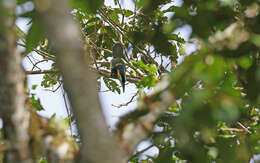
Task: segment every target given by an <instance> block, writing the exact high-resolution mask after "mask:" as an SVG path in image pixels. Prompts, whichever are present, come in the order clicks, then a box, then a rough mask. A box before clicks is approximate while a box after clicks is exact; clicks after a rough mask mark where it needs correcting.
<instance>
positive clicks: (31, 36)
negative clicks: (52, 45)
mask: <svg viewBox="0 0 260 163" xmlns="http://www.w3.org/2000/svg"><path fill="white" fill-rule="evenodd" d="M25 40H26V50H25V54H28V53H30V52H31V51H32V50H33V49H35V48H36V47H37V46H38V45H39V44H40V42H41V41H43V40H44V34H43V28H42V25H41V23H40V22H39V21H38V20H33V22H32V26H31V28H30V29H29V31H28V34H27V35H26V38H25Z"/></svg>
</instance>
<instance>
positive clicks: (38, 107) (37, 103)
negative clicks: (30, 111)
mask: <svg viewBox="0 0 260 163" xmlns="http://www.w3.org/2000/svg"><path fill="white" fill-rule="evenodd" d="M30 100H31V102H32V106H33V107H34V108H35V110H36V111H41V110H44V108H43V107H42V105H41V103H40V100H39V99H36V98H35V94H32V97H30Z"/></svg>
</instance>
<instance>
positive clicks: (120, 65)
mask: <svg viewBox="0 0 260 163" xmlns="http://www.w3.org/2000/svg"><path fill="white" fill-rule="evenodd" d="M112 51H113V59H112V60H111V77H112V78H116V79H118V80H119V81H120V82H121V85H122V88H123V92H125V82H126V69H125V62H124V60H123V57H124V55H123V54H124V53H123V45H122V44H120V43H116V44H115V45H114V46H113V49H112Z"/></svg>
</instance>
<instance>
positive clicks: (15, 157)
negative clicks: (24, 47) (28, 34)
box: [0, 1, 32, 163]
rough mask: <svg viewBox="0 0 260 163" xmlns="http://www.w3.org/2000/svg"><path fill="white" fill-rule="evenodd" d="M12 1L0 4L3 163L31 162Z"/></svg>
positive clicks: (27, 114)
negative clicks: (4, 146) (6, 145)
mask: <svg viewBox="0 0 260 163" xmlns="http://www.w3.org/2000/svg"><path fill="white" fill-rule="evenodd" d="M15 6H16V4H15V1H0V11H1V15H0V20H1V25H0V103H1V105H0V116H1V118H2V119H3V135H4V139H6V140H7V142H8V145H9V146H8V149H7V150H6V151H5V152H4V160H3V162H5V163H14V162H20V163H31V162H32V159H31V157H30V154H29V153H30V152H29V151H30V150H29V148H28V140H29V136H28V132H27V131H28V127H29V112H28V111H27V110H26V108H25V93H24V80H25V75H24V72H23V69H22V65H21V63H22V60H21V55H20V54H18V53H17V51H16V34H15V17H14V9H15Z"/></svg>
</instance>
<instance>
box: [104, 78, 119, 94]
mask: <svg viewBox="0 0 260 163" xmlns="http://www.w3.org/2000/svg"><path fill="white" fill-rule="evenodd" d="M103 81H104V83H105V84H106V86H107V88H108V89H109V90H111V91H112V92H115V91H116V92H117V93H118V94H120V92H121V91H120V88H119V87H118V84H117V83H116V82H115V81H114V80H112V79H109V78H106V77H104V78H103Z"/></svg>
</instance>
